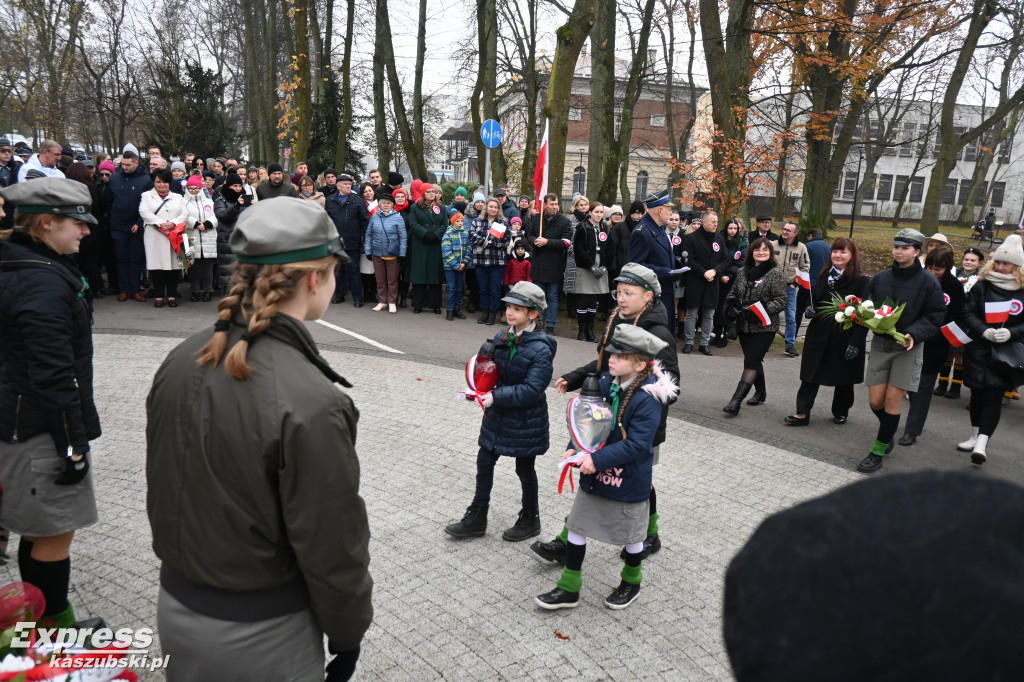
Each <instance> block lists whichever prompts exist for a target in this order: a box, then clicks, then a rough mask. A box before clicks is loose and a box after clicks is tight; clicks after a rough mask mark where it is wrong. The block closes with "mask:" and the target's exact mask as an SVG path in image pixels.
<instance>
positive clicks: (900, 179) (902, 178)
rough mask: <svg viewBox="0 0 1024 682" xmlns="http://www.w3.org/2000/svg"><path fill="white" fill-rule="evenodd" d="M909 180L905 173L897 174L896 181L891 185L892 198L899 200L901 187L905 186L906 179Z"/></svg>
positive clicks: (901, 191) (901, 194)
mask: <svg viewBox="0 0 1024 682" xmlns="http://www.w3.org/2000/svg"><path fill="white" fill-rule="evenodd" d="M908 180H910V178H909V177H907V176H906V175H897V176H896V183H895V184H894V185H893V187H892V200H893V201H899V200H900V197H901V196H903V188H904V187H906V186H907V181H908Z"/></svg>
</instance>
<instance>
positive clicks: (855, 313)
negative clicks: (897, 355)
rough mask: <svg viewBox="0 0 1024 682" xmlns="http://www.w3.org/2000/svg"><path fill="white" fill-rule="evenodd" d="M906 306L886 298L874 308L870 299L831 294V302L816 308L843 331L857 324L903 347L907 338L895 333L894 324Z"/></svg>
mask: <svg viewBox="0 0 1024 682" xmlns="http://www.w3.org/2000/svg"><path fill="white" fill-rule="evenodd" d="M906 305H907V304H906V303H896V302H895V301H893V300H891V299H888V298H887V299H885V301H884V302H883V303H882V305H879V306H876V305H875V303H874V301H872V300H871V299H861V298H858V297H857V296H854V295H852V294H851V295H850V296H847V297H846V298H842V297H841V296H839V295H838V294H833V295H832V300H831V301H829V302H828V303H826V304H824V305H822V306H820V307H819V308H818V314H819V315H820V316H821V317H824V318H831V319H833V320H834V321H835V323H836V324H838V325H841V326H842V328H843V329H844V330H847V329H850V328H852V327H853V325H855V324H859V325H861V326H862V327H867V328H868V329H870V330H871V331H873V332H874V333H875V334H880V335H882V336H891V337H892V338H894V339H896V342H897V343H899V344H900V345H903V346H905V345H907V338H906V336H904V335H903V334H901V333H899V332H898V331H896V323H897V322H898V321H899V319H900V315H902V314H903V308H905V307H906Z"/></svg>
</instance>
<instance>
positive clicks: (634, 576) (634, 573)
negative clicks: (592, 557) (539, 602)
mask: <svg viewBox="0 0 1024 682" xmlns="http://www.w3.org/2000/svg"><path fill="white" fill-rule="evenodd" d="M619 575H621V576H622V580H623V581H624V582H627V583H629V584H630V585H639V584H640V581H642V580H643V579H644V574H643V571H642V570H640V567H639V566H630V565H629V564H626V563H624V564H622V573H620V574H619ZM563 589H564V588H563Z"/></svg>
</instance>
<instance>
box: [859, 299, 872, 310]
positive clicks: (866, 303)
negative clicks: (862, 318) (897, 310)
mask: <svg viewBox="0 0 1024 682" xmlns="http://www.w3.org/2000/svg"><path fill="white" fill-rule="evenodd" d="M861 305H862V306H864V307H865V308H868V309H869V310H874V309H875V304H874V302H873V301H872V300H871V299H870V298H869V299H867V300H866V301H862V302H861Z"/></svg>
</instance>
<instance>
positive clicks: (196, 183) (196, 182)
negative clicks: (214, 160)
mask: <svg viewBox="0 0 1024 682" xmlns="http://www.w3.org/2000/svg"><path fill="white" fill-rule="evenodd" d="M202 186H203V176H201V175H190V176H189V178H188V182H186V183H185V187H202Z"/></svg>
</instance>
